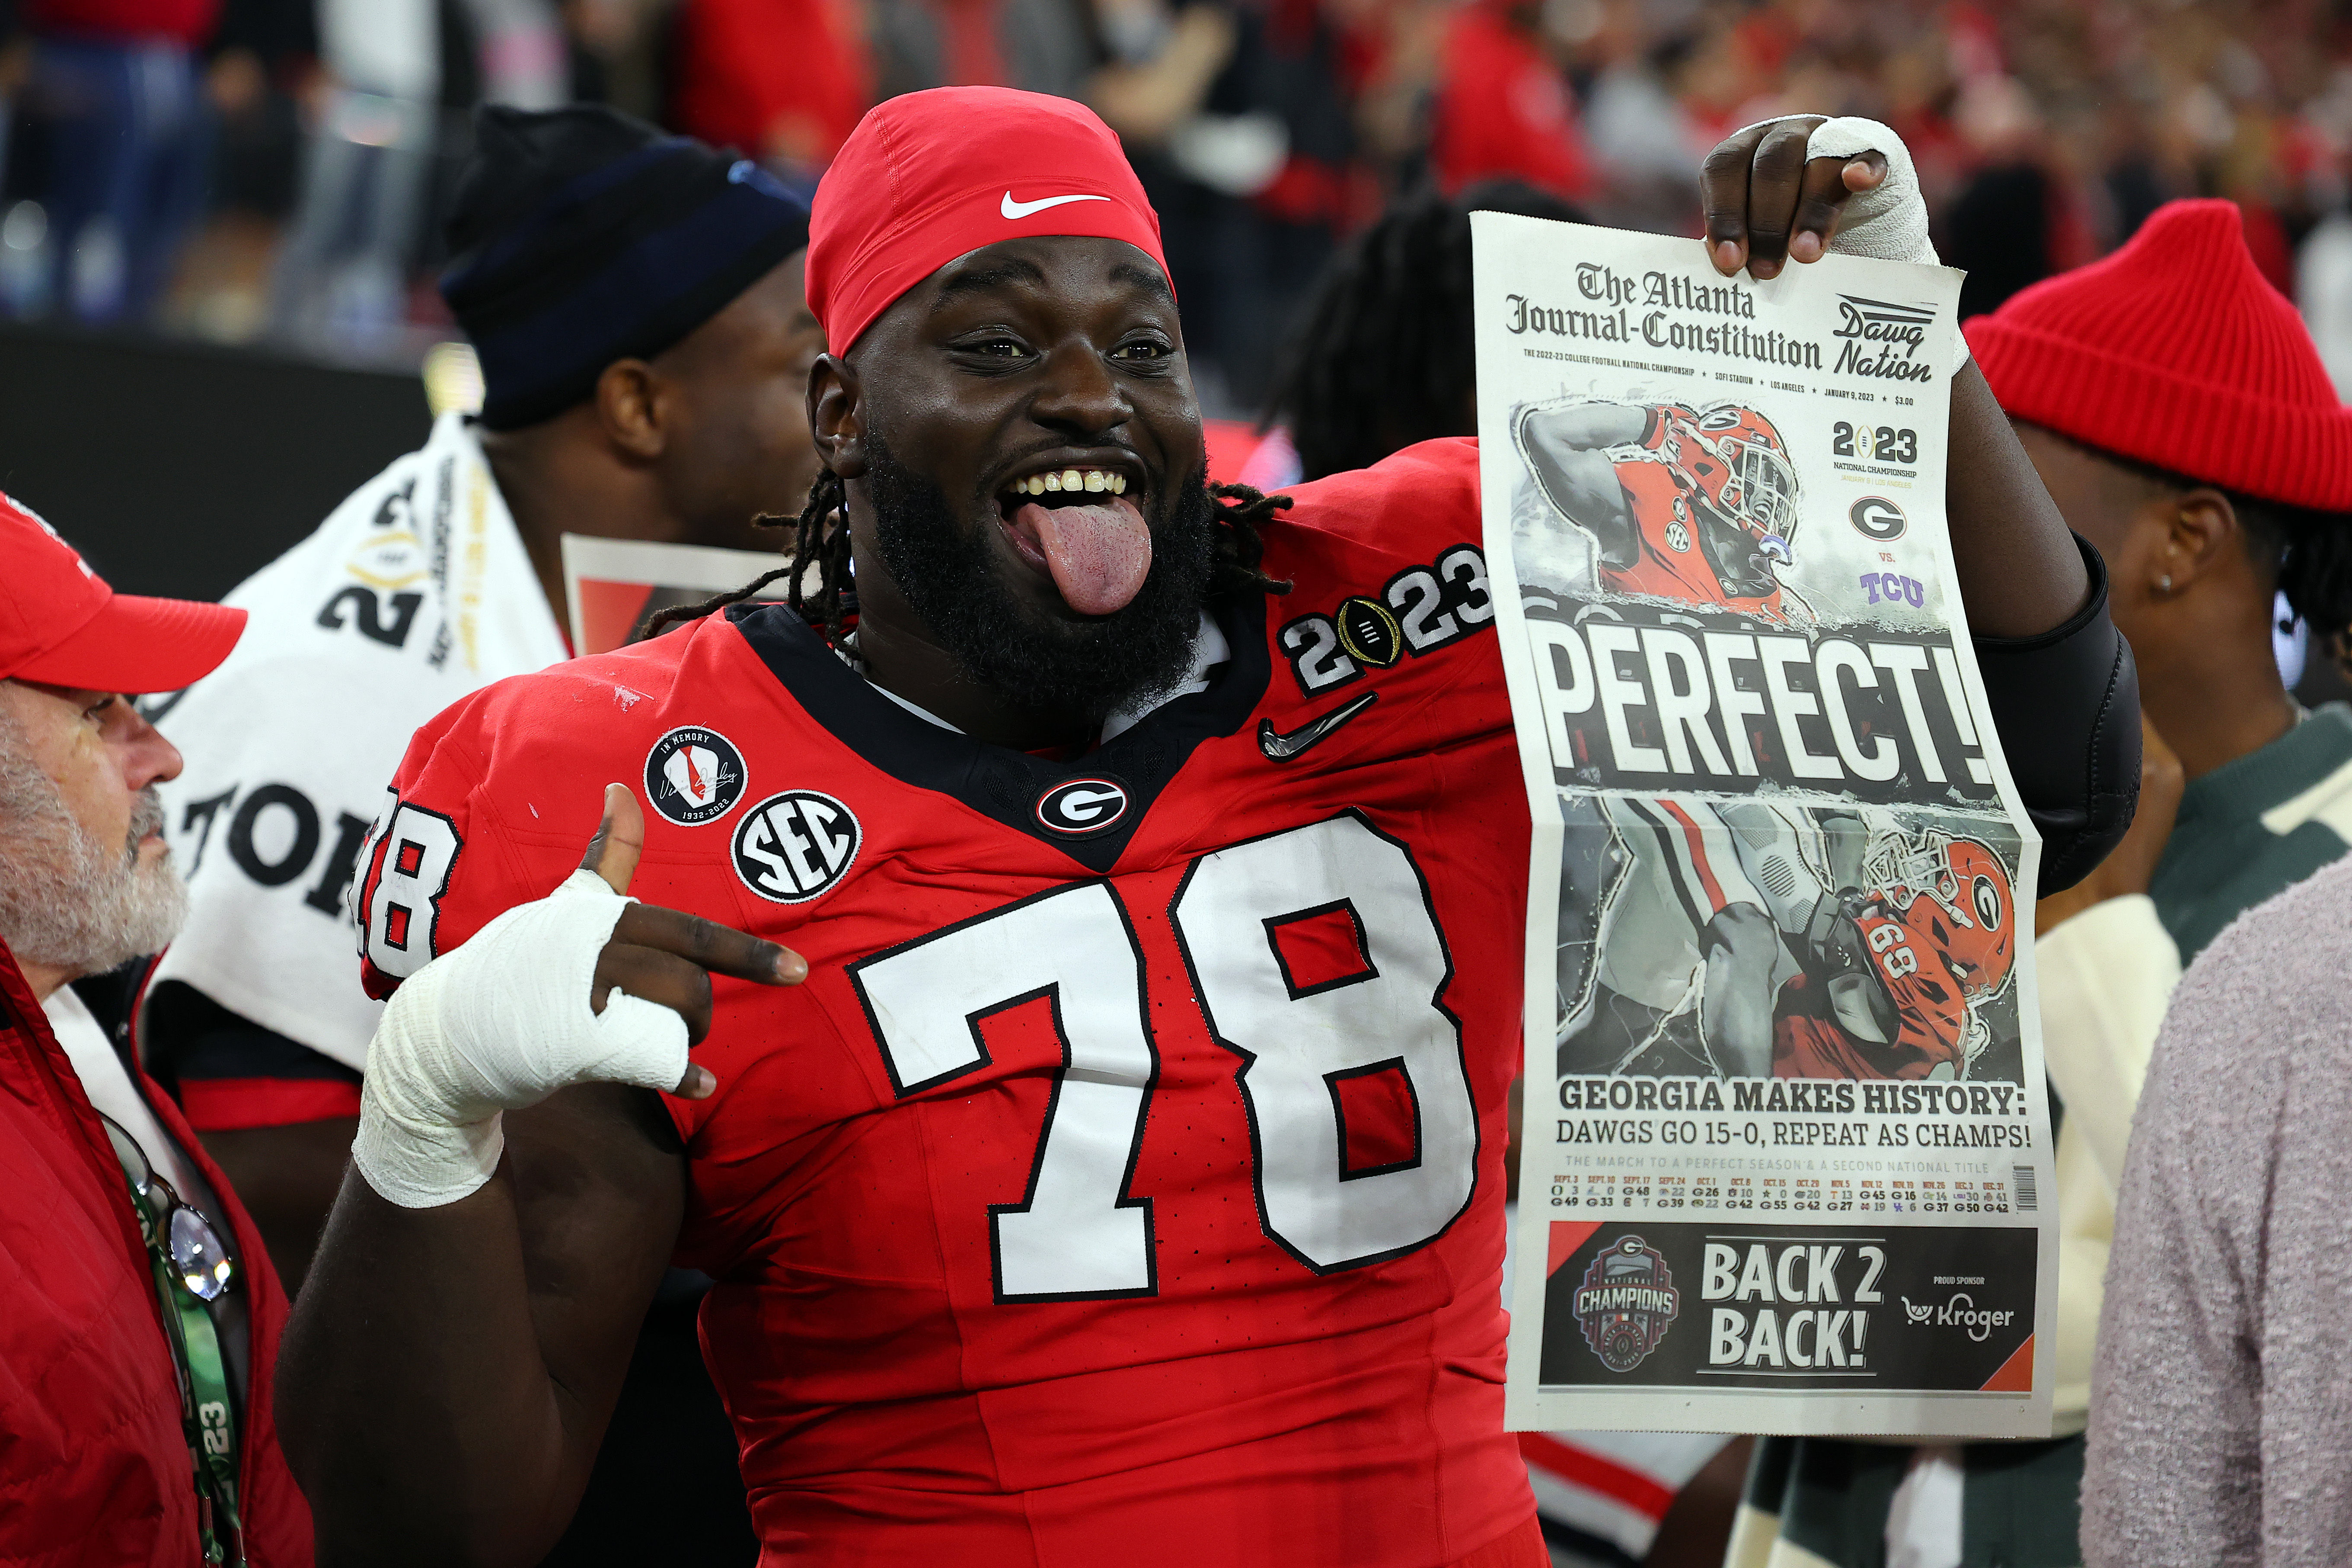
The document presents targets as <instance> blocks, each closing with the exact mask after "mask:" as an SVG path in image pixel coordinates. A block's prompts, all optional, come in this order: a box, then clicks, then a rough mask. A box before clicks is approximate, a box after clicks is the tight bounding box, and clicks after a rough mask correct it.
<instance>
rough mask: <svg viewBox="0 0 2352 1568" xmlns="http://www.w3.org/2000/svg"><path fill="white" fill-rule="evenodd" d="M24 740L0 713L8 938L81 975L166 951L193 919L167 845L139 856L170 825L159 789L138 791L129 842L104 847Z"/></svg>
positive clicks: (4, 930) (0, 872) (2, 889)
mask: <svg viewBox="0 0 2352 1568" xmlns="http://www.w3.org/2000/svg"><path fill="white" fill-rule="evenodd" d="M24 739H25V737H24V732H23V731H22V730H21V729H20V728H19V727H18V726H16V724H15V723H14V721H11V720H10V719H9V717H8V716H7V715H6V714H0V941H5V942H7V944H8V946H9V949H10V950H11V951H12V952H15V953H16V956H17V958H19V959H21V960H24V961H26V962H27V963H42V964H48V965H52V966H54V967H56V968H59V969H64V970H69V971H71V972H72V973H75V974H100V973H105V972H106V971H107V970H110V969H112V968H114V967H115V966H116V965H117V964H120V963H124V962H126V961H128V960H130V959H133V958H136V957H138V956H139V955H140V954H142V953H147V952H161V951H162V950H163V946H164V944H166V943H167V942H170V941H171V940H172V939H173V937H174V936H176V935H178V934H179V931H180V926H181V924H182V922H183V921H185V920H186V919H187V914H188V889H187V884H186V883H184V882H183V881H182V880H181V879H180V873H179V869H178V868H177V867H175V866H173V864H172V857H171V852H170V851H169V850H168V849H167V850H165V851H164V853H163V854H162V855H159V856H157V857H155V858H152V859H149V860H147V861H145V862H144V863H142V861H141V859H140V855H139V845H140V841H141V840H142V839H143V838H145V837H147V836H148V835H149V834H151V833H152V832H154V831H155V830H156V829H157V828H159V827H161V826H163V800H162V797H161V796H159V795H157V794H156V792H155V786H154V785H152V784H150V785H148V786H147V788H145V789H143V790H142V791H140V792H139V798H138V800H137V801H136V802H135V803H134V804H133V805H132V807H131V827H130V831H129V832H128V833H127V834H126V835H125V836H124V841H123V842H122V843H121V844H120V845H114V846H109V845H106V844H103V843H100V841H99V840H98V838H97V837H94V836H93V835H92V834H91V833H90V832H89V830H88V829H87V828H85V827H83V826H82V825H81V824H80V823H79V822H78V821H77V820H75V818H74V816H73V813H72V811H71V809H70V808H68V806H67V805H66V799H65V795H64V794H63V793H62V792H61V791H60V790H59V789H58V786H57V784H56V782H55V781H54V780H52V779H51V778H50V777H49V775H48V774H47V773H43V772H42V771H41V769H40V767H39V766H38V765H37V763H34V762H33V760H32V758H31V756H30V754H29V748H28V747H27V746H26V745H25V744H24V743H23V742H24Z"/></svg>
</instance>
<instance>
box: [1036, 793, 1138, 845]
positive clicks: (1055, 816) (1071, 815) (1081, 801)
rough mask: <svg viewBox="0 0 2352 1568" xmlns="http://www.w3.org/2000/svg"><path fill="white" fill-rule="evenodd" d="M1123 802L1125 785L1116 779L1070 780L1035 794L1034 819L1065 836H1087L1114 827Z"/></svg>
mask: <svg viewBox="0 0 2352 1568" xmlns="http://www.w3.org/2000/svg"><path fill="white" fill-rule="evenodd" d="M1127 802H1128V795H1127V786H1126V785H1125V784H1121V783H1119V782H1118V780H1117V779H1105V778H1092V779H1071V780H1069V781H1067V782H1066V783H1064V784H1055V786H1054V787H1053V788H1052V789H1049V790H1047V791H1046V792H1045V794H1044V795H1039V796H1038V797H1037V821H1038V822H1039V824H1040V825H1041V826H1044V827H1045V829H1046V830H1047V831H1048V832H1052V833H1058V834H1060V835H1061V836H1062V837H1065V838H1091V837H1094V836H1095V835H1096V834H1097V833H1108V831H1110V830H1111V829H1112V828H1114V827H1116V826H1118V824H1119V819H1120V818H1122V817H1124V816H1126V815H1127Z"/></svg>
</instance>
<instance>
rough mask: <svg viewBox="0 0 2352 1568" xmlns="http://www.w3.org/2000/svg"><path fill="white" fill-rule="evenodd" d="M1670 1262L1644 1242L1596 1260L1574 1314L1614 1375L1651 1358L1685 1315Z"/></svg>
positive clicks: (1629, 1241)
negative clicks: (1683, 1314)
mask: <svg viewBox="0 0 2352 1568" xmlns="http://www.w3.org/2000/svg"><path fill="white" fill-rule="evenodd" d="M1682 1303H1683V1293H1682V1292H1681V1291H1679V1290H1677V1289H1675V1279H1674V1276H1673V1275H1672V1274H1670V1273H1669V1272H1667V1269H1666V1260H1665V1259H1664V1258H1661V1257H1660V1256H1658V1254H1657V1252H1656V1250H1655V1249H1654V1248H1653V1247H1651V1246H1650V1244H1649V1243H1648V1242H1646V1241H1643V1239H1642V1238H1641V1237H1638V1236H1629V1237H1623V1238H1622V1239H1621V1240H1620V1241H1619V1242H1618V1243H1617V1245H1616V1246H1614V1247H1611V1248H1609V1249H1608V1250H1607V1251H1606V1252H1603V1253H1601V1254H1599V1255H1598V1256H1596V1257H1595V1258H1593V1259H1592V1264H1591V1267H1590V1268H1587V1269H1585V1271H1584V1283H1583V1284H1581V1285H1579V1286H1578V1287H1577V1288H1576V1298H1575V1301H1574V1303H1573V1305H1572V1307H1571V1308H1570V1310H1572V1311H1573V1312H1574V1313H1575V1314H1576V1321H1577V1322H1578V1323H1579V1324H1580V1325H1581V1326H1582V1327H1583V1329H1584V1342H1585V1343H1586V1344H1588V1345H1591V1347H1592V1353H1593V1354H1594V1355H1597V1356H1599V1357H1600V1358H1601V1365H1603V1366H1605V1367H1607V1368H1608V1369H1609V1370H1610V1371H1611V1372H1631V1371H1633V1369H1634V1368H1635V1367H1637V1366H1639V1365H1641V1364H1642V1363H1643V1361H1645V1360H1647V1359H1648V1358H1649V1354H1650V1352H1652V1351H1654V1350H1656V1349H1657V1348H1658V1343H1659V1342H1660V1341H1662V1340H1664V1338H1665V1337H1666V1331H1667V1330H1668V1329H1669V1328H1672V1327H1673V1326H1674V1321H1675V1317H1676V1316H1677V1315H1678V1314H1680V1312H1681V1311H1682Z"/></svg>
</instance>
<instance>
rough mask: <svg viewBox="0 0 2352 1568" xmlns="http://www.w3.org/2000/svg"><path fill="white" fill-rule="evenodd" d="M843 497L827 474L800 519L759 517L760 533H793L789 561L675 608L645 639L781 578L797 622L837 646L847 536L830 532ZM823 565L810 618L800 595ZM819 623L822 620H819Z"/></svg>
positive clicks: (651, 624) (652, 624)
mask: <svg viewBox="0 0 2352 1568" xmlns="http://www.w3.org/2000/svg"><path fill="white" fill-rule="evenodd" d="M845 499H846V498H845V492H844V491H843V489H842V487H841V476H840V475H839V474H836V473H835V472H834V471H833V470H832V469H831V468H824V469H821V470H819V471H818V473H817V476H816V481H815V482H814V484H812V485H810V486H809V493H808V500H807V502H806V503H805V504H803V506H802V508H801V514H800V516H798V517H797V518H793V519H792V520H791V521H790V522H789V524H788V523H787V521H786V520H785V519H783V518H781V517H762V518H758V519H755V520H754V521H756V522H757V523H758V525H759V526H760V527H761V528H783V527H786V526H790V527H791V528H793V530H795V533H794V535H793V553H792V559H791V560H789V561H787V562H785V563H783V564H782V566H779V567H777V568H776V569H775V570H774V571H772V572H763V573H761V574H760V575H759V576H757V577H754V578H752V579H751V581H750V582H749V583H746V584H743V585H742V586H741V587H740V588H736V589H733V590H731V591H730V592H728V593H724V594H714V595H711V596H710V597H709V598H708V599H705V600H703V601H702V602H701V603H700V604H698V605H671V606H670V607H669V608H668V609H667V610H664V611H663V612H662V613H661V614H659V615H657V616H655V617H654V618H653V619H651V620H649V621H647V622H646V629H645V632H644V636H645V637H658V636H660V635H661V632H662V630H663V628H664V627H667V626H676V625H677V624H678V623H679V622H681V621H698V620H700V619H701V618H702V617H703V616H707V615H709V614H710V613H711V612H712V611H714V610H723V609H725V608H726V607H727V606H728V605H740V604H741V603H742V602H743V601H744V600H746V599H748V598H750V597H751V595H754V594H756V593H758V592H759V591H760V590H761V589H762V588H764V587H766V586H767V585H768V584H771V583H772V582H774V581H775V580H776V579H777V578H779V577H789V578H790V579H791V581H790V582H789V583H787V584H785V587H784V602H785V603H786V604H788V605H791V606H792V607H793V609H794V610H795V611H797V612H799V614H800V616H801V618H802V619H803V620H806V621H807V622H808V623H809V624H810V625H811V626H814V627H816V629H817V630H818V631H819V632H822V633H823V634H824V640H825V641H827V642H838V641H840V640H841V637H842V634H843V633H844V631H845V630H846V629H847V628H846V626H845V624H844V622H843V618H842V616H843V610H842V599H841V591H842V589H843V588H844V587H845V586H846V585H847V584H848V582H849V530H848V529H847V528H845V527H828V526H827V524H828V522H829V521H830V520H831V519H832V518H833V517H834V516H835V514H836V513H843V514H844V515H846V514H845V511H844V505H845ZM812 561H820V562H823V563H824V573H823V576H822V584H823V585H822V586H821V587H819V588H818V590H817V605H818V614H817V616H811V615H810V614H809V612H808V606H807V605H804V604H803V602H802V590H803V585H804V584H806V582H807V580H808V568H809V563H811V562H812ZM820 617H822V618H820Z"/></svg>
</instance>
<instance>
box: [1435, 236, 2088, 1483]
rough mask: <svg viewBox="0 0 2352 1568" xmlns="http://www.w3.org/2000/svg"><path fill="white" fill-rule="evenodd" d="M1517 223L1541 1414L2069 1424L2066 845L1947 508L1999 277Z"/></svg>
mask: <svg viewBox="0 0 2352 1568" xmlns="http://www.w3.org/2000/svg"><path fill="white" fill-rule="evenodd" d="M1473 221H1474V223H1475V235H1476V299H1477V323H1478V324H1477V332H1478V339H1477V353H1478V407H1479V425H1480V428H1479V436H1480V447H1481V451H1482V453H1483V455H1484V463H1483V483H1484V489H1485V494H1484V503H1485V512H1486V549H1487V558H1488V562H1489V564H1490V568H1491V570H1492V572H1493V574H1494V577H1495V581H1496V584H1497V589H1498V592H1497V595H1496V597H1497V607H1498V610H1499V612H1500V617H1499V624H1500V629H1501V633H1502V638H1503V650H1504V658H1505V662H1506V668H1507V672H1508V675H1509V678H1510V687H1511V700H1512V707H1513V710H1514V713H1515V715H1516V720H1517V728H1518V733H1519V751H1520V756H1521V759H1522V762H1523V763H1524V765H1525V767H1526V769H1527V775H1528V795H1529V799H1530V802H1531V804H1532V806H1533V809H1534V816H1535V825H1536V830H1535V864H1534V868H1533V876H1532V879H1531V895H1530V898H1529V900H1528V905H1529V907H1528V1068H1527V1090H1526V1121H1525V1134H1524V1141H1523V1144H1522V1153H1521V1162H1520V1189H1519V1191H1520V1205H1519V1211H1518V1218H1517V1234H1516V1235H1515V1237H1514V1238H1513V1241H1514V1246H1515V1247H1516V1248H1517V1258H1518V1259H1519V1267H1518V1268H1517V1271H1516V1285H1515V1290H1514V1300H1513V1301H1512V1303H1511V1305H1512V1310H1513V1319H1512V1329H1511V1345H1510V1382H1509V1400H1508V1403H1509V1415H1510V1424H1511V1425H1512V1426H1514V1427H1515V1428H1518V1429H1523V1430H1524V1429H1540V1428H1548V1427H1578V1426H1582V1427H1610V1428H1623V1429H1643V1428H1647V1429H1656V1430H1682V1431H1727V1432H1774V1433H1801V1434H1819V1435H1838V1434H1850V1435H1863V1434H1894V1433H1903V1434H1920V1435H1938V1436H1974V1437H1995V1436H2048V1435H2049V1429H2050V1391H2051V1360H2052V1358H2051V1355H2050V1353H2049V1352H2050V1347H2051V1336H2052V1334H2053V1328H2054V1310H2055V1302H2056V1283H2057V1279H2056V1268H2057V1258H2056V1239H2057V1238H2056V1226H2055V1220H2056V1215H2055V1211H2054V1191H2053V1182H2052V1148H2051V1141H2050V1133H2049V1111H2048V1107H2047V1104H2046V1100H2045V1095H2044V1089H2043V1079H2042V1049H2041V1041H2040V1039H2039V1037H2038V1035H2037V1029H2036V1018H2037V1015H2036V1012H2035V1009H2034V1005H2033V981H2032V969H2031V957H2032V889H2033V886H2034V871H2035V862H2036V858H2037V856H2038V853H2039V850H2040V845H2039V842H2038V841H2037V839H2036V838H2035V837H2034V836H2033V832H2032V826H2031V825H2030V823H2029V822H2028V819H2027V818H2026V816H2025V815H2024V813H2023V811H2022V810H2021V808H2019V807H2018V806H2017V805H2016V795H2015V789H2014V786H2013V785H2012V784H2011V780H2010V776H2009V771H2008V768H2007V765H2006V763H2004V761H2003V759H2002V757H2001V753H2000V742H1999V739H1998V737H1997V736H1996V735H1995V734H1994V732H1993V730H1992V727H1991V723H1990V718H1989V716H1988V713H1987V710H1986V706H1985V701H1984V695H1983V688H1982V685H1981V682H1980V680H1979V677H1978V673H1977V668H1976V661H1975V658H1974V654H1973V650H1972V648H1971V645H1970V643H1969V635H1968V629H1967V626H1966V623H1965V621H1964V618H1963V614H1962V610H1961V605H1960V600H1959V592H1958V586H1957V584H1956V582H1955V578H1954V573H1953V567H1952V555H1951V548H1950V541H1949V538H1948V534H1947V531H1946V527H1945V518H1944V465H1945V447H1946V441H1947V434H1948V432H1947V419H1948V399H1949V392H1948V387H1949V378H1950V376H1951V374H1952V371H1953V368H1954V363H1953V359H1954V347H1955V343H1954V339H1955V333H1956V322H1955V315H1956V309H1957V304H1958V294H1959V275H1958V273H1956V272H1951V271H1948V270H1945V269H1942V268H1927V267H1912V266H1904V265H1898V264H1895V263H1891V262H1879V261H1865V260H1860V259H1855V258H1829V259H1826V260H1824V261H1822V262H1820V263H1817V264H1815V265H1812V266H1809V267H1791V268H1789V269H1788V271H1787V272H1786V273H1785V274H1784V275H1783V276H1782V277H1780V278H1779V279H1774V280H1772V281H1770V282H1766V283H1758V282H1756V281H1754V280H1753V279H1749V278H1748V276H1747V275H1746V274H1744V273H1743V274H1741V275H1740V276H1739V277H1738V278H1737V279H1724V278H1721V277H1719V276H1718V275H1717V273H1716V272H1715V271H1714V269H1713V268H1711V267H1709V266H1708V265H1707V263H1706V258H1705V256H1704V254H1703V249H1702V247H1701V246H1700V245H1699V244H1698V243H1697V242H1696V241H1694V240H1688V239H1669V238H1662V237H1654V236H1647V235H1634V234H1625V233H1619V232H1616V231H1613V230H1608V229H1599V228H1589V227H1584V226H1577V225H1570V224H1558V223H1548V222H1544V221H1541V220H1538V219H1533V218H1523V217H1517V216H1506V215H1501V214H1488V213H1481V214H1479V215H1477V216H1475V219H1474V220H1473ZM1547 1002H1548V1003H1549V1005H1547ZM2037 1347H2038V1350H2037Z"/></svg>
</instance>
